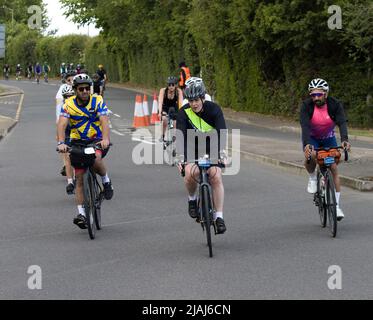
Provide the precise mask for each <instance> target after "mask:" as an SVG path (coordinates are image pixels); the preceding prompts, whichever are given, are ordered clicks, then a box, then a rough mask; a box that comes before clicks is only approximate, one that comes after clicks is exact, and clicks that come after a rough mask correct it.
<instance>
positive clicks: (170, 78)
mask: <svg viewBox="0 0 373 320" xmlns="http://www.w3.org/2000/svg"><path fill="white" fill-rule="evenodd" d="M176 83H177V79H176V77H173V76H171V77H168V78H167V84H176Z"/></svg>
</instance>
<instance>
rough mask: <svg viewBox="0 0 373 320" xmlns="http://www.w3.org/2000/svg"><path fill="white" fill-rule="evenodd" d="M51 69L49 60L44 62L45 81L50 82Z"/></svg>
mask: <svg viewBox="0 0 373 320" xmlns="http://www.w3.org/2000/svg"><path fill="white" fill-rule="evenodd" d="M50 71H51V68H50V67H49V65H48V63H47V62H44V65H43V72H44V81H45V82H48V74H49V72H50Z"/></svg>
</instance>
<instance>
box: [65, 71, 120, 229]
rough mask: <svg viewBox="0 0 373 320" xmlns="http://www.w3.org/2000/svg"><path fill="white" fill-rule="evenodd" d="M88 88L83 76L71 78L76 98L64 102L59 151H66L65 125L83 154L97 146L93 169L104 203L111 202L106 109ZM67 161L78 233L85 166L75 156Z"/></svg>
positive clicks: (83, 219) (87, 79)
mask: <svg viewBox="0 0 373 320" xmlns="http://www.w3.org/2000/svg"><path fill="white" fill-rule="evenodd" d="M91 85H92V80H91V78H90V77H89V76H88V75H86V74H78V75H76V76H75V77H74V80H73V87H74V90H75V94H76V96H75V97H71V98H69V99H67V100H66V101H65V104H64V106H63V110H62V112H61V116H60V118H59V122H58V149H59V151H60V152H66V151H67V145H66V143H65V129H66V127H67V125H68V124H70V126H71V133H70V139H71V145H72V146H75V147H77V148H80V149H81V150H82V152H83V149H84V147H82V145H88V144H91V143H97V144H100V145H101V147H102V149H103V151H99V150H97V151H96V159H95V162H94V165H93V168H94V170H95V171H96V172H97V173H98V174H99V175H100V176H101V179H102V183H103V186H104V197H105V199H107V200H110V199H111V198H112V197H113V194H114V190H113V187H112V185H111V181H110V178H109V176H108V173H107V170H106V166H105V164H104V161H103V158H104V157H105V155H106V154H107V152H108V150H109V144H110V128H109V118H108V108H107V106H106V103H105V102H104V100H103V98H102V97H101V96H98V95H95V94H94V95H91V94H90V90H91ZM70 159H71V164H72V165H73V167H74V169H75V177H76V186H75V195H76V202H77V207H78V215H77V217H76V218H75V219H74V224H76V225H77V226H78V227H80V228H81V229H86V228H87V224H86V222H87V221H86V213H85V209H84V206H83V203H84V195H83V174H84V171H85V170H86V165H85V164H84V163H82V158H81V156H79V155H77V154H71V157H70Z"/></svg>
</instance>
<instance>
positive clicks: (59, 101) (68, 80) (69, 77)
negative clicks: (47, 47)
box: [56, 71, 76, 183]
mask: <svg viewBox="0 0 373 320" xmlns="http://www.w3.org/2000/svg"><path fill="white" fill-rule="evenodd" d="M75 75H76V74H75V72H74V71H72V72H68V73H66V74H65V78H64V79H63V80H64V84H62V85H61V86H60V87H59V89H58V91H57V94H56V114H58V115H59V114H60V111H61V108H62V107H63V104H64V101H65V100H66V98H65V97H64V96H63V93H62V92H63V90H66V86H65V84H67V85H69V86H71V87H72V85H73V78H74V76H75ZM57 120H58V119H57ZM62 160H63V167H62V169H61V171H60V173H61V175H63V176H68V177H69V170H68V169H67V168H66V162H67V161H68V162H69V163H70V159H67V160H66V157H64V156H63V157H62ZM68 183H70V181H68Z"/></svg>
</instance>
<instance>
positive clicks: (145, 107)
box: [142, 94, 150, 126]
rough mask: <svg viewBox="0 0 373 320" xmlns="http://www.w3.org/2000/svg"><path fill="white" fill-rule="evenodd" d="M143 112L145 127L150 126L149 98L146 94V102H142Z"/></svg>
mask: <svg viewBox="0 0 373 320" xmlns="http://www.w3.org/2000/svg"><path fill="white" fill-rule="evenodd" d="M142 110H143V111H144V117H145V125H146V126H148V125H150V114H149V106H148V96H147V95H145V94H144V100H143V102H142Z"/></svg>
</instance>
